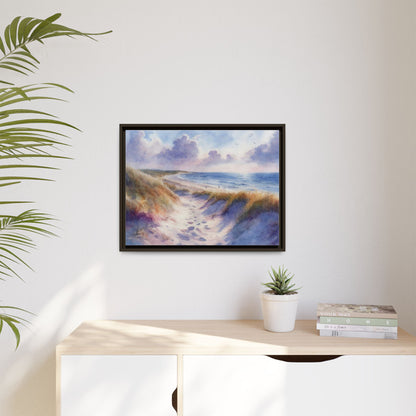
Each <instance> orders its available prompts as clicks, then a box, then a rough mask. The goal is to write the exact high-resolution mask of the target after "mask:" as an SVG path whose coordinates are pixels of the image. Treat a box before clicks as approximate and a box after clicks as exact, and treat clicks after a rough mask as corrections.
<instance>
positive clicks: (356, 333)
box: [319, 329, 397, 339]
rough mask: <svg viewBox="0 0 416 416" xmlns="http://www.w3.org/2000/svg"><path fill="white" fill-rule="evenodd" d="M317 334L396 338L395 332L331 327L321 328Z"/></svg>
mask: <svg viewBox="0 0 416 416" xmlns="http://www.w3.org/2000/svg"><path fill="white" fill-rule="evenodd" d="M319 335H320V336H321V337H344V338H375V339H397V334H392V333H388V332H384V333H383V332H366V331H333V330H331V329H321V330H320V331H319Z"/></svg>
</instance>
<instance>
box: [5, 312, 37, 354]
mask: <svg viewBox="0 0 416 416" xmlns="http://www.w3.org/2000/svg"><path fill="white" fill-rule="evenodd" d="M9 311H13V312H15V313H16V312H23V313H25V314H30V315H33V314H32V313H31V312H28V311H26V310H25V309H22V308H17V307H14V306H0V333H1V332H2V330H3V329H4V324H6V325H7V326H8V327H9V328H10V330H11V331H12V332H13V335H14V337H15V339H16V349H17V348H18V347H19V344H20V338H21V336H20V329H19V327H18V326H19V325H23V326H25V325H27V324H29V323H30V322H29V321H28V320H27V319H25V318H23V317H21V316H19V315H16V314H15V313H14V314H11V313H9Z"/></svg>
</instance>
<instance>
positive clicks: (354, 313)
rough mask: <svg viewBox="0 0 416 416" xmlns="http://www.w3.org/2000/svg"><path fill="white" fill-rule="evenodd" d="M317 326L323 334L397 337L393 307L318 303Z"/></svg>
mask: <svg viewBox="0 0 416 416" xmlns="http://www.w3.org/2000/svg"><path fill="white" fill-rule="evenodd" d="M317 316H318V321H317V324H316V328H317V329H318V330H319V335H321V336H324V337H348V338H380V339H397V325H398V321H397V313H396V311H395V310H394V308H393V306H385V305H351V304H337V303H320V304H318V310H317Z"/></svg>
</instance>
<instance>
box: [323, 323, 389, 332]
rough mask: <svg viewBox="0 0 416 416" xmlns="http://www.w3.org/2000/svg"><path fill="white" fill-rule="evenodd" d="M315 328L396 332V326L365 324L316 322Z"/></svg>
mask: <svg viewBox="0 0 416 416" xmlns="http://www.w3.org/2000/svg"><path fill="white" fill-rule="evenodd" d="M316 329H331V330H332V331H356V332H357V331H364V332H383V333H385V332H388V333H390V334H397V326H367V325H340V324H321V323H319V322H318V323H317V324H316Z"/></svg>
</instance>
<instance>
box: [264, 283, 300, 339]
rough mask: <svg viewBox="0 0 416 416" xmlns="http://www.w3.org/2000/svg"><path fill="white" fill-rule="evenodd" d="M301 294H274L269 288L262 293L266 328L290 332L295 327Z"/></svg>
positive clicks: (273, 330)
mask: <svg viewBox="0 0 416 416" xmlns="http://www.w3.org/2000/svg"><path fill="white" fill-rule="evenodd" d="M298 299H299V295H298V294H297V293H294V294H292V295H274V294H273V292H272V291H270V290H267V291H265V292H263V293H262V294H261V305H262V309H263V319H264V329H266V330H267V331H272V332H290V331H293V329H294V328H295V321H296V310H297V307H298Z"/></svg>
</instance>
